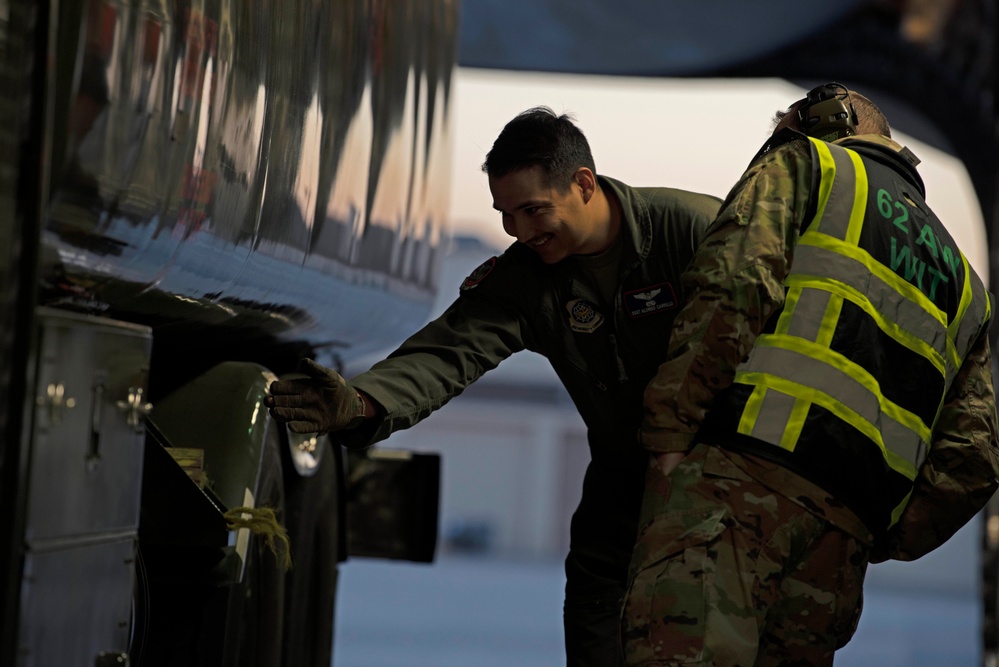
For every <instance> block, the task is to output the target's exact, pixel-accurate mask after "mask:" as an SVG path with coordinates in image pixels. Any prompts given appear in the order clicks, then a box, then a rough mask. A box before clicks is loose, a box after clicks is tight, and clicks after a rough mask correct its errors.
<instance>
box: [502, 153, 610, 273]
mask: <svg viewBox="0 0 999 667" xmlns="http://www.w3.org/2000/svg"><path fill="white" fill-rule="evenodd" d="M595 188H596V181H595V178H594V176H593V172H592V171H590V170H589V169H587V168H585V167H581V168H580V169H579V170H578V171H577V172H576V175H575V176H574V177H573V180H572V184H571V185H570V187H569V190H568V191H567V192H559V191H558V190H557V189H556V188H554V187H552V186H551V185H550V184H549V183H548V179H547V178H546V177H545V173H544V171H543V170H542V168H541V167H538V166H532V167H527V168H524V169H518V170H516V171H512V172H510V173H509V174H506V175H505V176H500V177H494V176H490V177H489V190H490V192H492V195H493V208H495V209H496V210H497V211H499V212H500V213H501V214H502V216H503V230H504V231H505V232H506V233H507V234H509V235H510V236H512V237H514V238H515V239H517V241H519V242H520V243H523V244H524V245H526V246H527V247H529V248H531V249H532V250H534V251H535V252H536V253H538V255H539V256H540V257H541V261H543V262H545V263H546V264H555V263H556V262H560V261H562V260H563V259H565V258H566V257H568V256H569V255H587V254H592V253H596V252H601V251H602V250H604V249H605V248H604V247H602V246H603V245H604V243H605V241H606V233H605V231H602V230H599V229H598V228H597V227H598V225H597V220H598V216H597V215H596V214H595V211H594V209H595V207H594V206H590V205H589V204H590V203H591V202H592V201H593V195H594V192H595Z"/></svg>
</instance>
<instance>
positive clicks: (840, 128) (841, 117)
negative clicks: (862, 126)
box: [798, 83, 857, 141]
mask: <svg viewBox="0 0 999 667" xmlns="http://www.w3.org/2000/svg"><path fill="white" fill-rule="evenodd" d="M798 121H799V127H800V128H801V131H802V132H804V133H805V134H807V135H809V136H813V137H815V138H816V139H821V140H823V141H834V140H836V139H842V138H843V137H849V136H853V135H855V134H857V112H856V110H855V109H854V108H853V103H852V102H851V101H850V93H849V92H848V91H847V88H846V86H843V85H842V84H838V83H826V84H823V85H821V86H817V87H815V88H813V89H812V90H810V91H808V95H806V96H805V99H804V103H803V104H802V105H801V106H799V107H798Z"/></svg>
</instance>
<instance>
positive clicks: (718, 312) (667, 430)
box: [639, 145, 812, 453]
mask: <svg viewBox="0 0 999 667" xmlns="http://www.w3.org/2000/svg"><path fill="white" fill-rule="evenodd" d="M811 178H812V172H811V161H810V156H809V154H808V152H807V149H805V150H802V149H801V148H800V147H799V146H797V145H788V146H785V147H782V148H781V149H778V150H776V151H774V152H773V153H771V154H768V155H766V156H764V157H763V158H761V159H759V160H757V161H756V162H755V163H754V164H753V165H751V166H750V168H749V169H748V170H747V172H746V173H745V174H744V175H743V177H742V179H740V181H739V182H738V183H737V184H736V186H735V187H734V188H733V190H732V191H731V192H730V193H729V196H728V197H727V198H726V200H725V202H724V203H723V204H722V207H721V210H720V212H719V214H718V217H717V219H716V220H715V222H714V223H713V224H712V225H711V227H710V228H709V229H708V232H707V235H706V236H705V238H704V240H703V241H702V242H701V244H700V246H699V247H698V249H697V252H696V253H695V255H694V259H693V260H692V262H691V264H690V266H689V267H688V269H687V271H686V272H684V274H683V279H682V283H683V288H684V294H685V299H686V302H685V305H684V306H683V308H682V310H681V311H680V313H679V314H678V315H677V317H676V320H675V321H674V324H673V330H672V335H671V337H670V342H669V353H668V356H667V361H666V362H665V363H663V364H662V365H661V366H660V368H659V369H658V372H657V373H656V375H655V377H653V379H652V380H651V381H650V382H649V384H648V385H647V387H646V389H645V396H644V407H645V416H644V419H643V422H642V426H641V429H640V431H639V439H640V440H641V442H642V444H643V445H644V446H645V448H646V449H648V450H650V451H653V452H656V453H666V452H684V451H686V450H687V449H688V448H689V446H690V443H691V440H692V439H693V436H694V434H695V433H696V432H697V429H698V428H699V427H700V425H701V423H702V422H703V420H704V417H705V415H706V414H707V412H708V410H709V409H710V407H711V404H712V402H713V400H714V397H715V395H716V394H717V393H718V392H720V391H721V390H722V389H724V388H726V387H727V386H729V385H730V384H731V382H732V379H733V377H734V376H735V368H736V366H738V364H739V363H740V362H741V361H742V360H743V358H744V357H745V356H746V355H747V354H748V353H749V350H750V348H751V347H752V345H753V342H754V341H755V340H756V337H757V335H758V334H759V333H760V331H761V329H762V328H763V325H764V324H765V323H766V321H767V319H768V318H769V317H770V315H771V314H772V313H774V312H775V311H776V310H777V309H778V308H780V307H781V305H783V303H784V287H783V284H782V281H783V280H784V277H785V276H786V275H787V272H788V268H789V264H790V261H791V255H792V252H793V248H794V245H795V243H796V241H797V235H798V225H799V223H800V222H801V221H802V220H803V219H804V217H805V215H806V213H807V211H808V198H809V192H810V190H811Z"/></svg>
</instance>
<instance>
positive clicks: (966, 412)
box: [871, 334, 999, 563]
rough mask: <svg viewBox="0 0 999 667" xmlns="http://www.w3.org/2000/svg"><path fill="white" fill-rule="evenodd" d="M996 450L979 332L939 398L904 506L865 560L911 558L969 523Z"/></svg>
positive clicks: (996, 465) (988, 369)
mask: <svg viewBox="0 0 999 667" xmlns="http://www.w3.org/2000/svg"><path fill="white" fill-rule="evenodd" d="M997 447H999V444H997V431H996V403H995V390H994V388H993V384H992V359H991V350H990V348H989V339H988V336H987V335H984V334H983V335H982V336H981V338H980V340H979V341H978V342H977V344H976V346H975V347H974V348H973V349H972V351H971V353H970V354H969V355H968V357H967V358H966V359H965V361H964V364H963V365H962V366H961V370H960V371H959V372H958V375H957V377H956V378H955V379H954V382H953V384H952V385H951V387H950V389H949V390H948V392H947V395H946V397H945V398H944V404H943V407H942V409H941V411H940V416H939V417H938V418H937V421H936V424H935V425H934V430H933V442H932V443H931V445H930V451H929V454H928V455H927V457H926V460H925V461H923V464H922V466H920V468H919V472H918V475H917V477H916V480H915V485H914V486H913V490H912V495H911V496H910V498H909V503H908V504H907V505H906V507H905V510H904V511H903V512H902V516H901V517H900V518H899V521H898V523H896V524H895V525H894V526H893V527H892V528H891V529H890V530H889V531H888V535H887V538H886V539H885V540H884V541H883V542H882V543H879V544H876V545H875V548H874V551H873V552H872V554H871V562H872V563H879V562H881V561H884V560H888V559H889V558H891V559H895V560H915V559H916V558H919V557H921V556H923V555H925V554H927V553H929V552H930V551H932V550H934V549H936V548H937V547H938V546H940V545H941V544H943V543H944V542H946V541H947V540H948V539H950V537H951V536H952V535H953V534H954V533H956V532H957V531H958V529H960V528H961V527H962V526H963V525H964V524H966V523H967V522H968V521H969V520H971V518H972V517H974V515H975V514H977V513H978V511H979V510H981V509H982V508H983V507H984V506H985V504H986V503H987V502H988V500H989V499H990V498H991V497H992V495H993V494H994V493H995V491H996V488H997V486H999V481H997V480H999V449H997Z"/></svg>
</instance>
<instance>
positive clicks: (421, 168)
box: [40, 0, 456, 354]
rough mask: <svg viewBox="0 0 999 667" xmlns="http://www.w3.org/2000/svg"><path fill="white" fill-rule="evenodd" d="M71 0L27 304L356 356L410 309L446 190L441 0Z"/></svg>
mask: <svg viewBox="0 0 999 667" xmlns="http://www.w3.org/2000/svg"><path fill="white" fill-rule="evenodd" d="M74 4H75V3H66V8H65V9H66V12H65V13H61V14H60V17H59V18H60V21H59V23H60V25H59V39H58V44H59V45H58V48H57V49H56V54H55V55H56V57H57V58H58V59H59V65H60V66H59V67H58V68H57V70H56V72H55V75H56V76H55V78H56V81H55V82H54V85H55V90H54V93H55V95H54V98H55V100H57V102H58V103H57V104H56V105H54V108H53V109H52V112H53V114H54V119H53V123H52V146H53V149H52V155H51V160H52V164H53V170H52V176H51V183H50V185H49V189H50V195H49V210H48V216H47V220H46V225H45V228H44V230H43V232H42V242H43V246H44V251H43V255H42V266H41V273H42V276H41V278H42V283H41V284H42V287H43V291H42V293H41V295H40V302H41V303H43V304H52V305H75V306H82V307H84V308H88V309H91V310H97V311H102V312H105V313H107V314H110V315H112V316H116V317H120V318H123V319H127V320H129V321H142V322H147V323H150V324H153V325H154V327H171V328H176V327H180V328H183V329H190V330H191V331H192V334H193V335H198V334H205V333H206V332H205V331H204V328H205V327H211V328H212V329H213V330H217V329H218V328H219V327H222V328H224V329H226V330H227V332H226V335H238V336H240V337H241V339H243V340H245V338H246V336H247V335H249V336H251V337H254V338H255V337H258V336H263V335H265V334H266V335H269V336H273V338H274V339H276V340H277V341H278V342H280V341H305V342H307V343H308V344H310V345H311V346H333V347H336V348H337V349H339V350H343V351H344V352H347V351H349V354H363V353H364V352H369V351H373V350H377V349H380V348H384V347H385V346H387V345H389V344H392V343H394V342H396V341H398V340H400V339H401V338H402V337H403V336H405V335H406V334H408V333H409V332H410V331H411V330H412V328H413V326H414V324H419V323H421V321H422V318H423V317H424V316H425V315H426V313H427V310H428V308H429V305H430V301H431V300H432V298H433V296H434V292H435V287H436V285H435V280H436V270H437V264H438V263H437V256H438V255H439V252H440V247H441V240H442V233H443V225H444V222H445V219H444V218H445V215H446V206H447V201H448V195H449V193H448V189H447V186H448V179H447V178H446V175H447V170H448V167H449V162H448V160H449V145H448V133H447V123H448V107H447V102H448V87H449V85H450V77H451V69H452V67H453V62H454V55H455V54H454V52H453V50H454V39H453V38H452V39H449V38H448V37H447V35H448V34H453V32H454V30H455V29H456V25H455V21H456V16H455V8H454V5H453V4H452V3H449V2H430V1H429V0H428V1H425V2H415V3H410V2H407V3H400V4H398V5H395V4H393V3H385V2H369V1H364V0H340V1H338V2H335V3H323V2H297V3H265V2H259V3H247V2H217V3H213V2H209V3H204V4H202V3H198V2H193V3H190V4H189V5H188V4H187V3H179V4H173V3H166V2H162V1H160V2H156V1H154V0H140V1H138V2H132V3H123V2H113V1H110V0H108V1H102V0H93V1H91V2H89V3H83V6H81V7H74V6H73V5H74ZM74 10H75V11H76V12H78V13H77V15H75V16H74V15H73V12H74ZM67 14H68V15H67ZM67 19H68V20H67ZM414 25H415V26H418V27H419V29H413V26H414ZM441 35H443V38H442V37H440V36H441Z"/></svg>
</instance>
